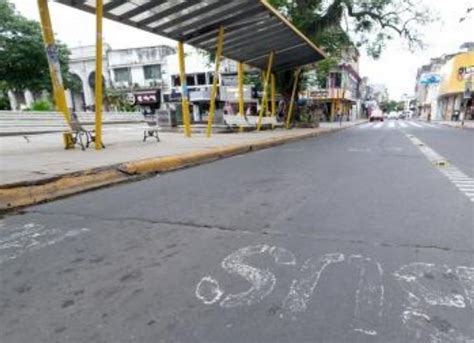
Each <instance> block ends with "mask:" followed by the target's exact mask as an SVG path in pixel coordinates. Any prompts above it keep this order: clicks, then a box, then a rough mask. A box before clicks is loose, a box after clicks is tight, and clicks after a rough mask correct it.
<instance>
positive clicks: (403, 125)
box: [398, 122, 408, 128]
mask: <svg viewBox="0 0 474 343" xmlns="http://www.w3.org/2000/svg"><path fill="white" fill-rule="evenodd" d="M398 125H400V126H401V127H402V128H406V127H408V125H407V124H405V123H403V122H400V123H398Z"/></svg>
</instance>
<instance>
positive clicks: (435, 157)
mask: <svg viewBox="0 0 474 343" xmlns="http://www.w3.org/2000/svg"><path fill="white" fill-rule="evenodd" d="M405 135H406V137H407V138H408V139H409V140H410V141H411V142H412V143H413V144H414V145H416V146H417V147H418V149H419V150H420V151H421V153H422V154H423V155H425V157H426V158H427V159H428V160H429V161H430V162H431V163H432V164H433V165H435V166H436V167H437V168H438V170H439V171H440V172H441V173H442V174H443V175H444V176H446V178H447V179H448V180H449V181H451V183H452V184H453V185H454V186H455V187H456V188H457V189H458V190H459V191H460V192H461V193H463V194H464V195H465V196H467V197H468V198H469V200H471V202H474V200H473V197H474V193H472V189H471V187H474V179H473V178H471V177H469V176H467V175H466V174H465V173H463V172H462V171H461V170H460V169H459V168H457V167H455V166H449V167H445V166H446V165H449V162H448V161H447V160H446V159H445V158H444V157H443V156H441V155H440V154H438V153H437V152H436V151H434V150H433V149H431V148H430V147H429V146H427V145H426V144H425V143H424V142H422V141H421V140H419V139H418V138H416V137H415V136H413V135H411V134H407V133H405Z"/></svg>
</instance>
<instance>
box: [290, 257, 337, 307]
mask: <svg viewBox="0 0 474 343" xmlns="http://www.w3.org/2000/svg"><path fill="white" fill-rule="evenodd" d="M342 261H344V255H343V254H327V255H324V256H323V257H321V258H319V259H312V258H310V259H308V260H306V261H305V262H304V263H303V266H302V267H301V271H300V272H301V277H300V278H299V279H295V280H293V282H292V283H291V287H290V292H289V293H288V295H287V296H286V298H285V300H283V308H284V309H286V310H289V311H291V312H304V311H306V308H307V307H308V302H309V300H310V298H311V296H312V295H313V292H314V289H315V288H316V286H317V285H318V282H319V278H320V277H321V273H322V272H323V271H324V269H326V267H327V266H329V265H330V264H333V263H338V262H342Z"/></svg>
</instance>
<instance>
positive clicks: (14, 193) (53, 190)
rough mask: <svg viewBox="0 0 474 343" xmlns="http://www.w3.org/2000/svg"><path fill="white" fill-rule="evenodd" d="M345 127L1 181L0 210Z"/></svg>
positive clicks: (40, 201)
mask: <svg viewBox="0 0 474 343" xmlns="http://www.w3.org/2000/svg"><path fill="white" fill-rule="evenodd" d="M356 125H357V124H356ZM347 128H349V127H346V128H334V129H320V130H318V131H315V132H309V133H305V134H298V133H294V132H293V133H290V134H288V135H286V136H284V137H278V138H271V139H265V140H262V141H259V142H255V143H244V144H238V145H230V146H224V147H219V148H213V149H209V150H206V151H198V152H193V153H187V154H182V155H175V156H166V157H160V158H151V159H146V160H140V161H133V162H127V163H123V164H119V165H111V166H107V167H103V168H97V169H91V170H85V171H82V172H76V173H72V174H65V175H62V176H59V177H56V178H49V179H44V180H38V181H32V182H23V183H16V184H9V185H3V186H0V212H7V211H11V210H14V209H18V208H21V207H26V206H31V205H36V204H39V203H43V202H47V201H51V200H54V199H58V198H62V197H65V196H69V195H73V194H78V193H82V192H85V191H90V190H95V189H98V188H102V187H105V186H109V185H114V184H118V183H123V182H127V181H133V180H136V179H140V178H142V177H146V176H149V175H153V174H158V173H164V172H169V171H173V170H177V169H183V168H188V167H192V166H196V165H199V164H204V163H209V162H212V161H216V160H219V159H223V158H227V157H231V156H236V155H241V154H245V153H248V152H250V151H257V150H263V149H267V148H271V147H275V146H279V145H283V144H287V143H291V142H295V141H299V140H303V139H307V138H312V137H317V136H320V135H322V134H327V133H330V132H336V131H341V130H344V129H347Z"/></svg>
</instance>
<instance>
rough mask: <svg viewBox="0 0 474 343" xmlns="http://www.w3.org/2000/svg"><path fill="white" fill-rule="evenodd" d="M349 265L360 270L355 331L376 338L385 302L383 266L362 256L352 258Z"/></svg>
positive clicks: (355, 310) (355, 311)
mask: <svg viewBox="0 0 474 343" xmlns="http://www.w3.org/2000/svg"><path fill="white" fill-rule="evenodd" d="M349 264H350V265H352V266H354V267H356V268H358V269H359V284H358V287H357V290H356V305H355V309H354V318H355V319H354V331H356V332H360V333H363V334H366V335H369V336H375V335H377V330H376V329H375V328H376V327H377V326H379V325H380V324H381V322H380V321H381V318H382V316H383V309H384V302H385V289H384V286H383V269H382V266H381V265H380V263H378V262H376V261H374V260H372V259H371V258H369V257H364V256H360V255H352V256H350V257H349ZM368 323H370V327H368Z"/></svg>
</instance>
